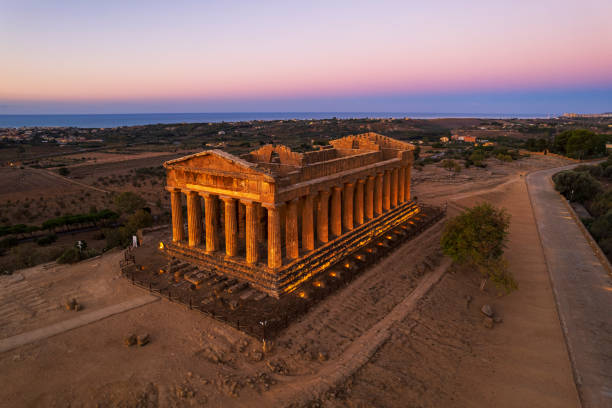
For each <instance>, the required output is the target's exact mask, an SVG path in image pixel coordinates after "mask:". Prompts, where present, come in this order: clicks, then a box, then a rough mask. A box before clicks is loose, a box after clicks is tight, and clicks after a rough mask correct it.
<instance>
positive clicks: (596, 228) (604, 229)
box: [589, 210, 612, 241]
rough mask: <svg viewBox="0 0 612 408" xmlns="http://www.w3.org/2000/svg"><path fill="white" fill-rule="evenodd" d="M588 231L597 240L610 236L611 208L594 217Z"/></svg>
mask: <svg viewBox="0 0 612 408" xmlns="http://www.w3.org/2000/svg"><path fill="white" fill-rule="evenodd" d="M589 231H590V232H591V234H593V237H594V238H595V239H596V240H598V241H600V240H601V241H603V240H605V239H608V238H612V210H609V211H608V212H607V213H606V214H605V215H602V216H601V217H597V218H596V219H594V220H593V222H592V223H591V226H590V228H589Z"/></svg>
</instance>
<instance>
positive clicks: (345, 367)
mask: <svg viewBox="0 0 612 408" xmlns="http://www.w3.org/2000/svg"><path fill="white" fill-rule="evenodd" d="M449 266H450V260H448V259H447V260H445V261H444V262H443V263H442V264H441V265H440V266H438V268H437V269H435V270H434V271H432V272H429V273H428V274H426V275H425V276H424V277H423V278H422V279H421V281H420V282H419V284H418V286H417V287H416V288H415V289H414V290H413V291H412V292H411V293H410V295H408V296H407V297H406V298H405V299H404V300H403V301H402V302H401V303H400V304H399V305H397V306H395V308H393V310H392V311H391V312H390V313H389V314H387V315H386V316H385V317H384V318H383V319H382V320H380V321H379V322H378V323H376V324H375V325H374V326H373V327H372V328H370V329H369V330H368V331H366V332H365V333H364V334H363V335H362V336H361V337H359V338H358V339H356V340H355V341H354V342H353V343H352V344H351V345H350V346H349V347H348V348H347V349H346V350H345V351H344V353H342V355H341V356H340V357H339V358H337V359H335V360H333V361H331V362H329V363H328V364H326V365H325V366H323V368H322V369H321V370H319V371H318V372H317V373H316V374H314V375H309V376H301V377H298V378H295V377H293V378H292V379H291V381H283V382H282V383H281V384H282V387H281V388H280V391H279V392H277V393H274V394H270V396H271V397H272V398H270V400H271V401H270V402H271V403H273V404H274V405H273V406H285V405H286V404H289V403H296V402H297V403H305V402H308V401H310V400H312V399H313V397H315V398H316V397H318V396H320V395H321V394H323V393H324V392H325V391H327V390H328V389H329V388H333V387H335V386H337V385H339V384H341V383H342V382H343V381H344V380H345V379H346V378H347V377H349V376H351V375H352V374H353V373H354V372H355V371H357V370H358V369H359V368H361V366H363V365H364V364H365V363H367V362H368V360H369V359H370V358H371V357H372V355H373V354H374V353H375V352H376V350H378V348H379V347H380V346H381V345H382V344H383V343H384V342H385V341H386V340H387V338H388V337H389V335H390V328H391V326H392V325H394V324H395V323H397V322H399V321H401V320H403V319H404V318H405V317H406V316H407V315H408V313H410V312H411V311H412V310H413V309H414V307H415V306H416V304H417V302H418V301H419V300H420V299H421V297H423V296H424V295H425V294H426V293H427V292H428V291H429V290H430V289H431V288H432V287H433V286H434V285H435V284H436V283H437V282H438V281H439V280H440V278H441V277H442V275H443V274H444V272H446V270H447V269H448V267H449Z"/></svg>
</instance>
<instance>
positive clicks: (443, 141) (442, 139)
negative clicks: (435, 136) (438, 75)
mask: <svg viewBox="0 0 612 408" xmlns="http://www.w3.org/2000/svg"><path fill="white" fill-rule="evenodd" d="M448 141H449V139H448V137H446V136H442V137H441V138H440V142H442V143H448Z"/></svg>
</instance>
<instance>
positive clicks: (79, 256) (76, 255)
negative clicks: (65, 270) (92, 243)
mask: <svg viewBox="0 0 612 408" xmlns="http://www.w3.org/2000/svg"><path fill="white" fill-rule="evenodd" d="M96 255H99V252H98V251H96V250H95V249H92V248H87V249H84V250H82V251H79V249H78V248H76V247H73V248H68V249H67V250H65V251H64V253H62V254H61V255H60V257H59V258H57V263H59V264H67V263H76V262H79V261H82V260H84V259H87V258H91V257H94V256H96Z"/></svg>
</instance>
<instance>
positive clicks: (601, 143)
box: [554, 129, 606, 159]
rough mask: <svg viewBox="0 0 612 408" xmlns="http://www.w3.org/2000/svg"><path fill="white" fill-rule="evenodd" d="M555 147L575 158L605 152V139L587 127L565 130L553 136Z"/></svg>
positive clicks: (598, 154)
mask: <svg viewBox="0 0 612 408" xmlns="http://www.w3.org/2000/svg"><path fill="white" fill-rule="evenodd" d="M554 145H555V149H556V150H557V151H558V152H560V153H562V154H565V155H567V156H568V157H573V158H576V159H583V158H585V157H593V156H600V155H603V154H605V152H606V139H605V137H603V136H599V135H597V134H596V133H595V132H592V131H590V130H587V129H572V130H566V131H564V132H562V133H560V134H559V135H557V137H556V138H555V144H554Z"/></svg>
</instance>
